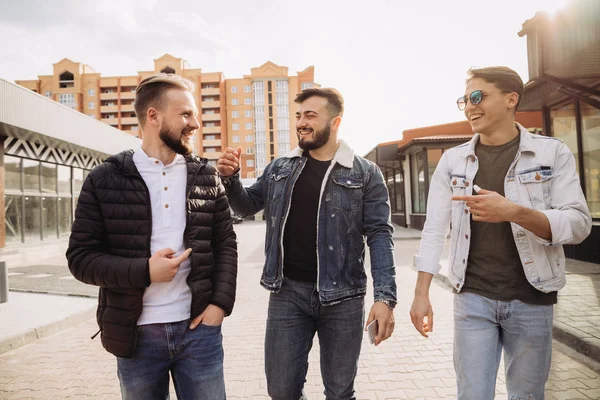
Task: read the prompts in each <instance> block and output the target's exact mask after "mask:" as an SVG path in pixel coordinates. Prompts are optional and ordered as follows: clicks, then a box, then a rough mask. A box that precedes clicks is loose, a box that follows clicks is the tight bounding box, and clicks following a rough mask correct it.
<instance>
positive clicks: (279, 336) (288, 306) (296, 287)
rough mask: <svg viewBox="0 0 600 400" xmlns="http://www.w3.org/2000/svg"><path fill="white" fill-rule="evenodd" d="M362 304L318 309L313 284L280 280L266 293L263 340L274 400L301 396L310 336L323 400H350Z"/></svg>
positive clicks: (361, 301) (352, 301)
mask: <svg viewBox="0 0 600 400" xmlns="http://www.w3.org/2000/svg"><path fill="white" fill-rule="evenodd" d="M364 303H365V302H364V298H363V297H359V298H354V299H350V300H345V301H342V302H340V303H337V304H334V305H329V306H323V305H321V303H320V302H319V293H318V292H317V288H316V285H315V284H311V283H305V282H297V281H292V280H290V279H287V278H284V280H283V285H282V286H281V290H280V291H279V293H271V296H270V298H269V314H268V318H267V332H266V337H265V372H266V375H267V390H268V393H269V396H271V398H272V399H273V400H298V399H300V397H301V396H302V390H303V387H304V382H305V381H306V373H307V371H308V353H309V352H310V349H311V347H312V343H313V338H314V336H315V332H316V333H317V334H318V336H319V345H320V348H321V376H322V378H323V385H324V386H325V397H326V398H327V400H354V399H355V397H354V378H355V377H356V372H357V369H358V356H359V355H360V347H361V343H362V335H363V324H364V317H365V315H364Z"/></svg>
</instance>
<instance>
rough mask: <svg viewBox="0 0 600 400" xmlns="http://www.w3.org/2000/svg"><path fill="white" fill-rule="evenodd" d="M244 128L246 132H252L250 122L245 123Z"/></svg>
mask: <svg viewBox="0 0 600 400" xmlns="http://www.w3.org/2000/svg"><path fill="white" fill-rule="evenodd" d="M244 127H245V128H246V130H252V122H246V124H245V125H244Z"/></svg>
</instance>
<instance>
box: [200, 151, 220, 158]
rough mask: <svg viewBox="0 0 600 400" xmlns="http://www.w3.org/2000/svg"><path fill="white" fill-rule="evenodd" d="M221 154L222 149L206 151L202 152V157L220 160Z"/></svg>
mask: <svg viewBox="0 0 600 400" xmlns="http://www.w3.org/2000/svg"><path fill="white" fill-rule="evenodd" d="M220 155H221V152H220V151H205V152H204V153H202V157H204V158H207V159H209V160H218V159H219V156H220Z"/></svg>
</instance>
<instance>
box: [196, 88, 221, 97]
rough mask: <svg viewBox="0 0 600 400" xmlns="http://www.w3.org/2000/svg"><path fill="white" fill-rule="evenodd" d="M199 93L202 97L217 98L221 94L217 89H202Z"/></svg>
mask: <svg viewBox="0 0 600 400" xmlns="http://www.w3.org/2000/svg"><path fill="white" fill-rule="evenodd" d="M200 93H201V94H202V96H218V95H220V94H221V89H219V88H209V89H202V90H201V91H200Z"/></svg>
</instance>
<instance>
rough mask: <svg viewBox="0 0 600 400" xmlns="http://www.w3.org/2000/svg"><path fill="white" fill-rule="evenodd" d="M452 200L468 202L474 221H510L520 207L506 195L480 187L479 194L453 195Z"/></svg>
mask: <svg viewBox="0 0 600 400" xmlns="http://www.w3.org/2000/svg"><path fill="white" fill-rule="evenodd" d="M452 200H454V201H464V202H466V206H467V207H468V208H469V209H470V210H471V215H472V216H473V221H482V222H510V221H513V220H514V217H515V215H516V213H517V212H518V208H519V206H518V205H517V204H515V203H513V202H512V201H510V200H508V199H507V198H506V197H503V196H500V195H499V194H498V193H496V192H492V191H490V190H485V189H479V191H478V195H477V196H452Z"/></svg>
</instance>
